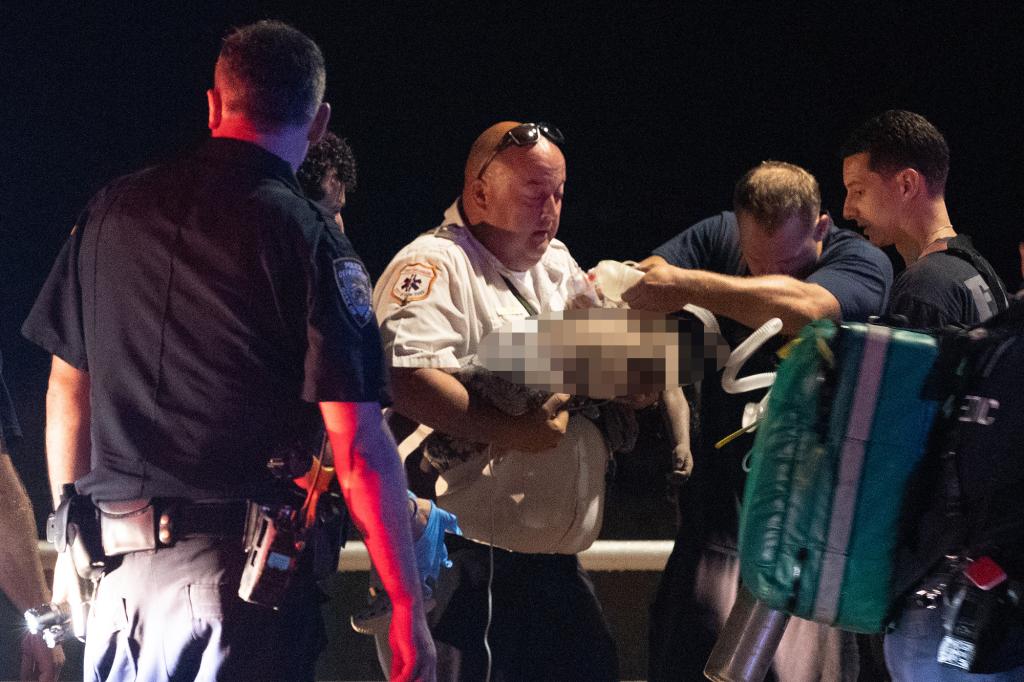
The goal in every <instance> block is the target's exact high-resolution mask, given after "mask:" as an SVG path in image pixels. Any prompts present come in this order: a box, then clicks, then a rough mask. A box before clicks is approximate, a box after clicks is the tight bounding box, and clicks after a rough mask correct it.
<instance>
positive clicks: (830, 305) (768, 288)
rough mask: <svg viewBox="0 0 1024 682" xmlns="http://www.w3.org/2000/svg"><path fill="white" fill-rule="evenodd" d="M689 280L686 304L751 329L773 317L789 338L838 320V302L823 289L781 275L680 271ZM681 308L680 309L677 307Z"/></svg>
mask: <svg viewBox="0 0 1024 682" xmlns="http://www.w3.org/2000/svg"><path fill="white" fill-rule="evenodd" d="M684 272H686V273H687V277H688V279H689V280H690V282H689V283H688V285H687V287H686V291H687V292H688V294H689V296H688V298H689V300H688V301H683V302H682V303H683V304H685V303H694V304H695V305H698V306H700V307H702V308H707V309H708V310H710V311H711V312H713V313H715V314H716V315H722V316H725V317H728V318H731V319H733V320H736V321H737V322H740V323H741V324H744V325H746V326H748V327H751V328H756V327H760V326H761V325H762V324H764V323H765V322H767V321H768V320H770V319H771V318H773V317H778V318H779V319H781V320H782V332H783V333H784V334H788V335H792V334H795V333H797V332H798V331H799V330H800V328H801V327H803V326H804V325H806V324H807V323H809V322H811V321H812V320H816V319H820V318H823V317H827V318H831V319H835V320H838V319H839V314H840V310H839V302H838V301H837V300H836V298H835V297H834V296H833V295H832V294H831V293H829V292H828V290H826V289H825V288H824V287H821V286H819V285H817V284H811V283H809V282H801V281H800V280H798V279H794V278H793V277H788V276H785V275H763V276H760V277H731V276H729V275H719V274H717V273H713V272H706V271H702V270H696V271H684ZM680 307H681V306H680Z"/></svg>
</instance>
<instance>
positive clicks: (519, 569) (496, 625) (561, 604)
mask: <svg viewBox="0 0 1024 682" xmlns="http://www.w3.org/2000/svg"><path fill="white" fill-rule="evenodd" d="M446 542H447V545H448V552H449V558H450V559H451V560H452V563H453V566H452V568H451V569H449V570H447V571H442V572H441V578H440V581H439V584H438V586H437V590H436V591H435V596H436V598H437V607H436V608H435V609H434V610H433V611H432V613H431V615H430V618H431V626H432V631H433V634H434V639H435V640H436V641H437V643H438V658H439V663H438V679H439V680H444V679H448V680H455V679H458V680H473V681H478V680H483V679H484V678H485V676H486V669H487V654H486V651H485V649H484V629H485V628H486V626H487V606H488V599H487V582H488V575H489V571H490V548H489V547H488V546H487V545H483V544H479V543H475V542H471V541H469V540H465V539H463V538H459V537H456V536H453V535H449V536H448V537H447V539H446ZM491 593H492V597H493V601H492V603H493V615H492V618H491V625H490V631H489V634H488V638H487V639H488V642H489V644H490V649H491V653H492V656H493V662H492V665H491V679H492V680H495V681H510V680H562V681H568V680H588V681H594V682H598V681H600V680H615V679H618V657H617V654H616V651H615V641H614V640H613V639H612V636H611V634H610V633H609V631H608V624H607V623H606V622H605V619H604V614H603V613H602V611H601V606H600V604H598V601H597V597H596V596H595V594H594V587H593V585H592V584H591V582H590V579H589V578H588V577H587V574H586V573H585V572H584V571H583V569H582V568H581V567H580V565H579V560H578V559H577V558H576V557H575V556H574V555H564V554H520V553H517V552H507V551H505V550H501V549H497V548H495V549H494V578H493V581H492V589H491Z"/></svg>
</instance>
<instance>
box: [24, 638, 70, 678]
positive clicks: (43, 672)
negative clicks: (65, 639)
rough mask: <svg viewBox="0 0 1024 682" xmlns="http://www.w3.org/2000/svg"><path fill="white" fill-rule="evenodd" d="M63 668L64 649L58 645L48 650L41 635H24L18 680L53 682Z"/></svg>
mask: <svg viewBox="0 0 1024 682" xmlns="http://www.w3.org/2000/svg"><path fill="white" fill-rule="evenodd" d="M63 667H64V649H63V648H61V646H60V645H59V644H58V645H57V646H56V647H54V648H53V649H50V648H48V647H47V646H46V642H44V641H43V637H42V635H31V634H26V635H25V636H24V637H22V639H21V676H20V679H22V680H39V681H40V682H53V681H54V680H56V679H57V678H58V677H59V676H60V669H61V668H63Z"/></svg>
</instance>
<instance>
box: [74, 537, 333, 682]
mask: <svg viewBox="0 0 1024 682" xmlns="http://www.w3.org/2000/svg"><path fill="white" fill-rule="evenodd" d="M244 559H245V555H244V554H243V552H242V549H241V546H240V543H239V542H233V541H232V542H228V541H225V540H222V539H215V538H192V539H188V540H183V541H181V542H179V543H177V544H176V545H175V546H174V547H169V548H166V549H159V550H156V551H150V552H136V553H133V554H128V555H125V556H124V558H123V561H122V563H121V565H120V566H119V567H118V568H116V569H115V570H113V571H111V572H110V573H108V574H107V575H106V576H104V577H103V579H102V581H101V582H100V586H99V590H98V592H97V595H96V600H95V602H94V606H93V609H92V611H91V613H90V615H89V623H88V628H87V633H86V645H85V659H84V662H83V667H84V671H85V679H86V680H146V681H147V682H151V681H159V680H213V679H217V680H275V681H280V680H312V679H313V678H314V670H315V664H316V657H317V654H318V653H319V652H320V650H321V649H322V648H323V644H324V634H323V620H322V616H321V614H320V598H319V592H318V591H317V590H316V586H315V583H314V582H313V581H312V580H311V579H301V578H298V577H297V578H296V579H297V580H301V581H302V582H303V583H304V584H299V585H296V586H295V587H296V589H293V590H292V593H293V594H292V599H290V600H289V602H288V603H286V604H285V605H284V606H282V608H281V609H280V610H278V611H274V610H272V609H269V608H267V607H264V606H257V605H254V604H248V603H245V602H243V601H242V600H241V599H239V598H238V595H237V592H238V580H239V576H240V574H241V569H242V564H243V562H244Z"/></svg>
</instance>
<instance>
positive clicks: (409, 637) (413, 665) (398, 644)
mask: <svg viewBox="0 0 1024 682" xmlns="http://www.w3.org/2000/svg"><path fill="white" fill-rule="evenodd" d="M388 641H389V642H390V644H391V679H392V680H399V681H401V682H405V681H406V680H415V681H416V682H420V681H421V680H422V681H424V682H433V680H434V679H435V677H436V674H437V673H436V666H437V653H436V652H435V651H434V639H433V638H432V637H431V636H430V628H428V627H427V620H426V618H425V616H424V614H423V607H422V605H420V606H418V607H417V608H415V609H413V608H411V607H410V606H408V605H399V604H392V611H391V629H390V631H389V632H388Z"/></svg>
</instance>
